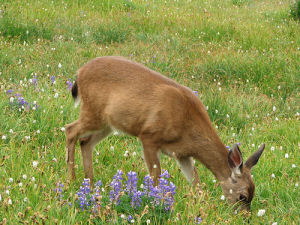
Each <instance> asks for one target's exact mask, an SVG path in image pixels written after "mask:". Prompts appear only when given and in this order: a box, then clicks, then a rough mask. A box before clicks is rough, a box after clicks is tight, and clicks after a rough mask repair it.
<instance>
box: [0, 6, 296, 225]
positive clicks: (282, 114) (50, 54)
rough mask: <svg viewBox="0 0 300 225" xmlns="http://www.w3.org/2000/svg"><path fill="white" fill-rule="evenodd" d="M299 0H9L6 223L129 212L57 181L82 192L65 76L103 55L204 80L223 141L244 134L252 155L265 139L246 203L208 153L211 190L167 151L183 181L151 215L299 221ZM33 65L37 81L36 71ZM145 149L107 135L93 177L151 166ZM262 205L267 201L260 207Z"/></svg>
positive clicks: (2, 13) (4, 103) (202, 94)
mask: <svg viewBox="0 0 300 225" xmlns="http://www.w3.org/2000/svg"><path fill="white" fill-rule="evenodd" d="M292 3H293V1H282V0H281V1H279V0H262V1H257V0H251V1H250V0H249V1H248V0H224V1H217V0H209V1H188V0H187V1H173V0H172V1H171V0H170V1H162V0H155V1H149V0H148V1H143V0H133V1H129V0H117V1H111V0H103V1H79V0H78V1H45V0H40V1H30V0H29V1H0V87H1V90H0V108H1V114H0V121H1V123H0V137H1V139H0V180H1V182H0V195H1V200H0V223H1V221H2V223H5V221H6V222H7V223H8V224H17V223H21V222H23V223H30V224H31V223H35V222H36V223H43V222H44V223H46V224H53V223H55V222H57V223H59V224H87V223H89V222H93V223H96V224H115V222H113V221H117V222H116V223H118V224H122V219H120V216H121V212H124V209H123V208H122V209H119V210H118V209H113V210H112V211H109V210H108V211H106V212H109V213H110V215H111V217H110V218H112V219H113V220H112V221H109V220H108V219H107V218H106V219H105V218H96V219H95V218H93V217H95V215H92V216H91V215H90V214H89V213H88V212H81V211H80V210H79V209H78V208H76V207H75V206H74V205H73V206H70V207H66V206H64V205H63V203H62V202H59V201H57V200H56V198H55V193H54V188H55V185H56V183H57V182H58V181H62V182H63V183H64V184H65V193H64V195H65V198H66V199H68V201H70V202H73V203H74V201H75V198H74V195H75V193H76V191H77V190H78V189H79V187H80V184H81V182H82V180H83V166H82V162H81V156H80V151H79V146H77V151H76V153H77V154H76V167H77V169H76V172H77V179H76V181H75V182H72V183H69V182H68V177H67V166H66V163H65V134H64V132H63V131H61V128H62V127H64V126H65V124H67V123H70V122H72V121H73V120H75V119H76V118H77V117H78V113H79V111H78V109H74V107H73V100H72V97H71V94H70V92H69V91H68V89H67V85H66V82H67V81H68V80H69V79H71V80H72V81H73V80H74V79H75V74H76V70H77V69H78V68H79V67H80V66H82V65H83V64H84V63H85V62H87V61H88V60H90V59H92V58H94V57H97V56H104V55H122V56H125V57H128V58H131V59H133V60H135V61H138V62H141V63H143V64H145V65H146V66H148V67H150V68H152V69H154V70H157V71H159V72H161V73H163V74H164V75H166V76H168V77H170V78H172V79H174V80H176V81H177V82H179V83H181V84H183V85H186V86H188V87H190V88H191V89H193V90H196V91H198V93H199V98H200V99H201V101H202V102H203V103H204V105H205V106H207V107H208V113H209V115H210V117H211V119H212V121H213V123H214V125H215V126H217V127H218V128H217V131H218V134H219V135H220V137H221V139H222V140H223V142H224V144H226V145H232V144H233V143H236V142H241V149H242V153H243V154H244V158H247V157H248V156H249V155H250V154H251V153H252V152H254V151H255V150H256V149H257V148H258V146H259V144H260V143H266V150H265V152H264V154H263V156H262V158H261V159H260V161H259V163H258V165H257V166H256V167H255V169H253V172H252V174H253V176H254V181H255V183H256V194H255V198H254V199H253V202H252V211H251V213H250V214H249V215H243V214H241V213H238V214H237V215H235V214H233V210H232V209H231V207H230V206H229V205H228V204H227V203H226V202H225V201H221V200H220V197H221V195H222V191H221V188H220V186H219V184H218V182H217V183H214V182H213V180H214V179H215V178H214V177H213V175H212V174H211V173H210V172H209V171H208V170H207V169H206V168H204V167H203V166H202V165H200V164H199V163H197V167H198V171H199V174H200V179H201V182H202V191H199V190H197V189H196V188H194V187H192V186H191V185H190V184H189V183H188V182H187V181H186V180H185V179H184V178H183V175H182V174H181V172H180V171H179V169H178V167H177V165H176V162H174V160H171V159H169V158H167V157H162V161H161V162H162V168H165V169H168V171H169V173H170V174H171V179H170V180H171V181H172V182H174V183H175V185H176V187H177V189H176V191H177V193H176V197H175V205H174V212H173V214H171V215H165V216H164V215H161V214H160V213H159V212H154V211H151V210H150V211H149V212H148V213H146V214H145V215H144V216H143V219H148V218H149V219H151V224H174V223H175V224H193V223H194V218H195V216H201V218H202V219H203V222H202V223H205V224H213V223H214V224H243V223H245V222H246V221H247V220H249V222H250V224H272V223H274V222H277V223H278V224H299V222H300V219H299V215H300V211H299V209H300V205H299V202H300V199H299V187H298V184H299V166H300V164H299V162H300V160H299V159H300V154H299V143H300V136H299V126H300V123H299V80H300V29H299V21H297V20H294V19H293V17H291V16H290V6H291V5H292ZM59 64H60V65H61V67H59ZM34 76H36V78H37V85H33V84H32V83H31V82H30V79H33V78H34ZM51 76H55V80H56V82H55V84H52V82H51ZM20 81H21V82H20ZM9 89H13V91H14V94H15V93H20V94H21V95H22V97H24V99H25V100H26V101H28V102H29V103H30V104H32V103H33V102H34V101H36V102H37V105H38V107H37V110H26V109H20V111H19V107H18V106H17V104H16V101H17V99H16V98H15V100H14V104H13V105H11V104H10V103H9V99H10V96H9V95H7V90H9ZM55 93H58V98H54V96H55ZM216 110H217V111H216ZM10 130H12V132H11V131H10ZM4 136H5V137H6V138H4ZM29 136H30V138H28V137H29ZM2 137H3V138H2ZM111 146H113V147H114V151H112V150H110V148H111ZM141 149H142V147H141V144H140V143H139V142H138V140H137V139H136V138H134V137H129V136H126V135H119V136H114V135H112V136H110V137H109V138H107V139H105V140H104V141H102V142H101V143H99V144H98V145H97V147H96V149H95V151H94V172H95V178H96V179H101V180H102V182H103V183H104V184H106V185H108V184H109V183H110V181H111V180H112V177H113V175H114V174H115V173H116V171H117V169H121V170H123V171H124V172H125V173H127V172H129V171H130V170H134V171H136V172H138V176H139V179H142V178H143V177H144V176H145V175H146V174H147V170H146V168H145V165H144V163H143V160H142V158H141V151H142V150H141ZM126 150H127V151H129V156H128V157H127V158H125V156H124V152H125V151H126ZM133 152H136V153H137V154H136V155H134V154H133ZM286 154H288V155H286ZM286 156H288V157H287V158H286ZM33 161H37V162H38V166H37V168H34V167H33V166H32V162H33ZM24 174H26V175H27V178H26V179H23V178H22V176H23V175H24ZM272 174H274V175H275V178H273V177H272ZM31 177H34V178H35V180H34V181H32V180H31ZM9 178H13V182H12V183H10V182H9ZM20 182H22V184H23V185H22V186H21V187H20V186H19V183H20ZM140 182H141V181H140ZM7 190H9V194H7V193H6V192H7ZM25 197H26V198H27V201H26V202H25V201H24V198H25ZM9 199H11V200H12V204H11V205H10V204H8V200H9ZM123 207H125V206H123ZM125 208H126V207H125ZM260 209H265V210H266V213H265V215H264V216H262V217H258V216H257V212H258V211H259V210H260ZM125 212H126V210H125ZM127 212H128V214H129V213H132V212H130V211H127ZM125 214H126V213H125ZM139 217H141V214H137V215H135V218H137V219H136V221H139V219H138V218H139ZM143 219H141V220H140V221H144V220H143ZM123 223H125V222H124V221H123ZM137 223H138V222H137Z"/></svg>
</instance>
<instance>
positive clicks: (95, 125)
mask: <svg viewBox="0 0 300 225" xmlns="http://www.w3.org/2000/svg"><path fill="white" fill-rule="evenodd" d="M82 118H84V119H82ZM89 118H91V117H80V118H79V119H78V120H76V121H74V122H73V123H70V124H67V125H66V139H67V150H66V153H67V157H66V160H67V164H68V172H69V175H70V176H71V178H72V179H73V180H74V179H75V169H74V158H75V145H76V142H77V140H78V139H79V138H83V137H88V136H90V135H92V134H94V133H98V132H100V131H101V130H102V129H103V127H104V125H102V124H99V121H94V120H93V119H92V118H91V119H89Z"/></svg>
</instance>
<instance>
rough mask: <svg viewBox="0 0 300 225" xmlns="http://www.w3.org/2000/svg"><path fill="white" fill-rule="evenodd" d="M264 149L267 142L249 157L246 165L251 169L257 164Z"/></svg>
mask: <svg viewBox="0 0 300 225" xmlns="http://www.w3.org/2000/svg"><path fill="white" fill-rule="evenodd" d="M264 149H265V144H262V145H261V146H260V147H259V149H258V150H257V151H256V152H254V153H253V154H252V155H251V156H250V157H249V159H248V160H247V161H246V163H245V166H246V167H248V168H249V169H251V168H252V167H253V166H255V165H256V163H257V162H258V160H259V158H260V156H261V154H262V153H263V151H264Z"/></svg>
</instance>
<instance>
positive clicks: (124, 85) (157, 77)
mask: <svg viewBox="0 0 300 225" xmlns="http://www.w3.org/2000/svg"><path fill="white" fill-rule="evenodd" d="M77 82H78V89H79V94H80V96H81V100H82V104H83V105H82V108H83V109H84V110H86V111H92V112H93V115H94V116H97V117H102V118H104V120H105V121H107V123H108V125H110V126H112V127H114V128H116V129H119V130H122V131H123V132H126V133H129V134H131V135H135V136H141V135H151V136H152V137H155V136H157V139H161V138H163V139H164V140H165V141H172V140H175V139H178V138H180V136H181V134H182V132H183V131H184V130H185V129H187V127H188V126H189V124H190V122H189V121H190V120H193V118H192V117H193V115H192V114H193V112H195V110H196V111H198V113H199V112H200V111H201V110H203V106H202V104H201V102H200V101H199V100H198V99H197V97H196V96H194V94H193V93H192V92H191V91H190V90H189V89H188V88H186V87H184V86H182V85H179V84H177V83H176V82H174V81H173V80H171V79H168V78H166V77H164V76H163V75H161V74H159V73H157V72H155V71H153V70H150V69H148V68H147V67H145V66H143V65H140V64H138V63H135V62H132V61H129V60H127V59H125V58H122V57H100V58H96V59H94V60H92V61H90V62H88V63H87V64H85V65H84V66H83V67H81V68H80V69H79V71H78V79H77ZM192 108H193V109H192ZM199 110H200V111H199Z"/></svg>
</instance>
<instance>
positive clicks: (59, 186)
mask: <svg viewBox="0 0 300 225" xmlns="http://www.w3.org/2000/svg"><path fill="white" fill-rule="evenodd" d="M62 188H64V185H63V183H61V181H59V182H58V183H57V184H56V188H55V189H54V192H55V193H56V194H57V198H58V199H59V200H61V199H62V197H63V194H62V192H63V190H62Z"/></svg>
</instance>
